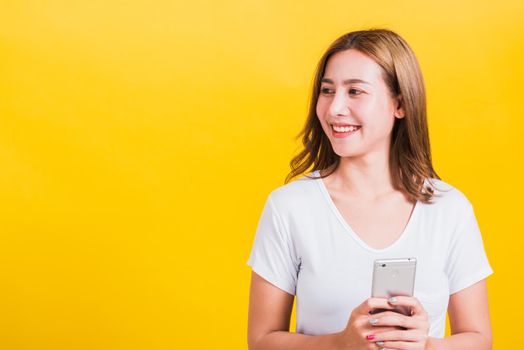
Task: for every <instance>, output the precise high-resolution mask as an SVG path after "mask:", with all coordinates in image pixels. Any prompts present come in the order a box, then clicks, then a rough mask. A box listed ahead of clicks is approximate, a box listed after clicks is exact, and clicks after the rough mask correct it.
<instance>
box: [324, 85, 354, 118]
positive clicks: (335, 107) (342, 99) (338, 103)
mask: <svg viewBox="0 0 524 350" xmlns="http://www.w3.org/2000/svg"><path fill="white" fill-rule="evenodd" d="M348 112H349V104H348V99H347V97H346V96H345V93H344V92H343V91H337V92H336V93H335V95H334V96H333V100H331V104H330V105H329V113H330V114H331V116H333V117H335V116H337V115H347V114H348Z"/></svg>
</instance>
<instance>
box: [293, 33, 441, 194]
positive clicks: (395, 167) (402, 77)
mask: <svg viewBox="0 0 524 350" xmlns="http://www.w3.org/2000/svg"><path fill="white" fill-rule="evenodd" d="M348 49H355V50H358V51H359V52H361V53H363V54H365V55H367V56H368V57H370V58H372V59H373V60H374V61H375V62H376V63H377V64H378V65H379V66H380V67H381V68H382V73H383V74H382V76H383V78H384V82H385V83H386V85H387V87H388V90H389V93H390V95H391V96H392V97H397V98H399V101H400V103H401V106H402V107H403V109H404V113H405V116H404V118H400V119H399V118H395V122H394V124H393V130H392V135H391V145H390V156H389V166H390V170H391V177H392V183H393V186H394V188H395V189H396V190H399V191H401V192H403V193H404V194H405V195H406V196H407V197H408V199H410V200H411V201H417V200H420V201H422V202H424V203H430V201H431V199H432V197H433V195H434V192H435V191H434V189H435V185H434V184H433V183H431V182H430V181H428V183H429V185H428V186H426V187H425V191H424V190H423V187H424V181H425V180H426V179H428V180H429V179H430V178H435V179H439V180H440V177H439V176H438V175H437V173H436V172H435V170H434V169H433V165H432V162H431V153H430V145H429V134H428V125H427V117H426V92H425V88H424V81H423V78H422V72H421V70H420V67H419V64H418V61H417V59H416V57H415V54H414V53H413V51H412V50H411V48H410V47H409V45H408V44H407V43H406V41H405V40H404V39H402V38H401V37H400V36H399V35H398V34H396V33H395V32H393V31H391V30H388V29H369V30H360V31H353V32H349V33H347V34H344V35H342V36H341V37H339V38H338V39H337V40H335V41H334V42H333V43H332V44H331V45H330V46H329V47H328V49H327V50H326V52H325V53H324V54H323V56H322V57H321V59H320V61H319V63H318V65H317V69H316V72H315V77H314V81H313V92H312V95H311V99H310V104H309V112H308V116H307V120H306V123H305V125H304V127H303V129H302V131H301V132H300V133H299V134H298V135H297V136H296V137H295V139H298V138H302V145H303V147H304V148H303V150H302V151H301V152H300V153H299V154H298V155H296V156H295V157H294V158H293V159H292V160H291V162H290V167H291V172H290V173H289V174H288V175H287V177H286V179H285V183H288V182H289V181H290V180H291V179H293V178H295V177H296V176H298V175H301V174H303V173H305V172H306V171H308V170H311V171H314V170H326V171H327V173H326V174H325V175H324V176H322V175H320V178H325V177H327V176H329V175H331V174H332V173H333V172H334V171H335V170H336V169H337V168H338V166H339V164H340V156H339V155H337V154H336V153H335V152H334V151H333V148H332V146H331V143H330V141H329V139H328V137H327V136H326V134H325V133H324V131H323V129H322V126H321V124H320V121H319V120H318V117H317V114H316V105H317V101H318V97H319V93H320V85H321V80H322V78H323V76H324V72H325V69H326V65H327V62H328V61H329V59H330V58H331V57H332V56H333V55H334V54H335V53H337V52H341V51H345V50H348ZM310 168H311V169H310ZM306 177H308V178H310V177H309V176H306Z"/></svg>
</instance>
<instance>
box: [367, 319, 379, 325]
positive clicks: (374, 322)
mask: <svg viewBox="0 0 524 350" xmlns="http://www.w3.org/2000/svg"><path fill="white" fill-rule="evenodd" d="M369 323H371V324H372V325H376V324H377V323H378V318H370V319H369Z"/></svg>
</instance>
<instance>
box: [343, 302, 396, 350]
mask: <svg viewBox="0 0 524 350" xmlns="http://www.w3.org/2000/svg"><path fill="white" fill-rule="evenodd" d="M377 309H385V310H393V309H394V308H393V307H392V306H391V305H390V304H389V303H388V300H387V299H385V298H369V299H367V300H365V301H364V302H363V303H362V304H360V305H359V306H357V307H356V308H355V309H353V311H352V312H351V316H350V317H349V321H348V323H347V326H346V329H344V330H343V331H342V332H340V333H338V339H337V348H338V349H340V350H346V349H347V350H378V349H381V347H380V346H379V345H378V344H375V342H374V341H373V335H375V334H378V333H381V332H385V331H390V330H397V329H402V328H401V327H391V326H378V325H377V326H373V325H372V322H373V319H374V318H375V317H374V316H375V315H376V314H371V311H373V310H377Z"/></svg>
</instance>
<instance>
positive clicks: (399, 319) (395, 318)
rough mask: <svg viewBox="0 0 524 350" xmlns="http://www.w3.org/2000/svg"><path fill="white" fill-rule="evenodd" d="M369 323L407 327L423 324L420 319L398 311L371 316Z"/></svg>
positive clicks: (416, 326)
mask: <svg viewBox="0 0 524 350" xmlns="http://www.w3.org/2000/svg"><path fill="white" fill-rule="evenodd" d="M369 323H370V324H371V325H372V326H374V327H377V326H392V327H395V326H397V327H402V328H406V329H416V328H420V327H421V326H422V324H421V321H420V319H418V318H414V317H410V316H405V315H403V314H400V313H398V312H392V311H386V312H381V313H379V314H374V315H373V316H372V317H370V318H369Z"/></svg>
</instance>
